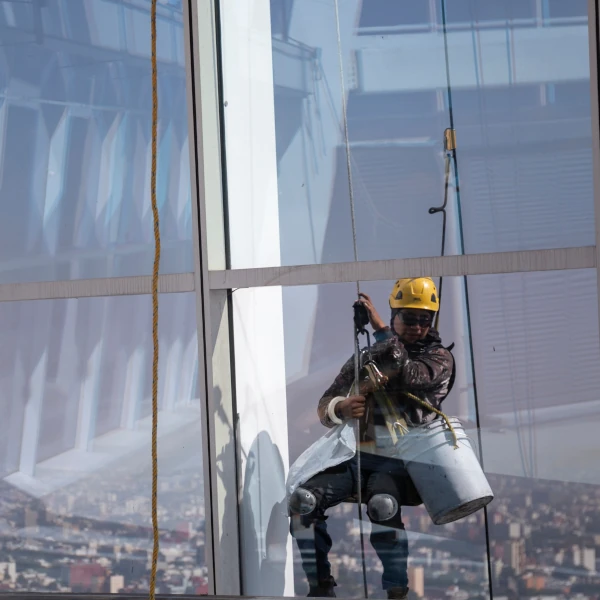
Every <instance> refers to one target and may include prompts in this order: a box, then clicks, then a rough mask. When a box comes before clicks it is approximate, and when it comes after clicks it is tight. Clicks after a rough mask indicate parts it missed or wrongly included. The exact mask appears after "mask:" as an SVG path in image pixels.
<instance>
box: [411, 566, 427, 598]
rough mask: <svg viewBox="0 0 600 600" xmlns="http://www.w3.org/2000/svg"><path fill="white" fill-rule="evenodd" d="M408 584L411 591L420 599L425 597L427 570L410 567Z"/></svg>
mask: <svg viewBox="0 0 600 600" xmlns="http://www.w3.org/2000/svg"><path fill="white" fill-rule="evenodd" d="M408 583H409V586H410V589H411V590H412V591H413V592H414V593H415V594H416V595H417V596H419V598H422V597H423V596H424V595H425V569H424V568H423V567H414V566H412V565H411V566H409V567H408Z"/></svg>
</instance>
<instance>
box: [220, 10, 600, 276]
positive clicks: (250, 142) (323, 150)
mask: <svg viewBox="0 0 600 600" xmlns="http://www.w3.org/2000/svg"><path fill="white" fill-rule="evenodd" d="M269 6H270V9H271V12H270V13H269V10H268V8H269ZM337 6H338V8H339V11H338V13H339V15H338V16H339V19H338V18H337V16H336V2H334V0H326V1H322V0H307V1H306V2H294V3H292V5H291V7H290V2H289V0H272V1H271V2H270V3H269V4H267V3H266V2H264V1H262V2H261V1H259V0H255V1H254V2H251V3H248V4H247V6H246V7H245V8H244V10H242V11H240V10H238V8H237V7H234V6H233V5H224V6H223V10H222V11H221V17H222V22H221V26H222V33H223V36H222V48H221V51H222V57H223V85H224V87H223V89H224V103H225V112H224V115H225V119H224V126H225V142H226V144H225V145H226V157H227V177H228V188H227V193H228V223H229V230H228V235H229V242H230V249H231V267H232V268H252V267H264V266H276V265H298V264H319V263H327V262H337V261H350V260H353V259H354V249H353V230H352V224H351V205H350V195H351V193H350V185H349V177H348V164H347V153H346V145H345V127H344V118H343V108H344V102H342V100H344V101H345V105H346V109H347V132H348V140H349V146H350V161H349V162H350V165H349V169H350V172H351V180H352V181H351V182H352V197H353V200H354V209H355V216H356V242H357V255H358V259H359V260H371V259H373V260H378V259H390V258H406V257H413V256H434V255H437V254H439V253H440V251H441V238H442V215H440V214H435V213H434V214H431V213H430V211H429V209H430V208H432V207H437V206H440V205H442V204H443V199H444V187H445V160H444V159H445V153H444V147H443V139H444V131H445V130H446V129H447V128H449V127H451V125H452V126H453V127H454V128H455V130H456V139H457V144H458V148H457V151H456V163H454V161H452V165H451V169H450V177H449V195H448V210H447V213H448V225H447V233H448V235H447V244H446V247H445V249H444V251H445V253H446V254H461V253H480V252H496V251H511V250H529V249H540V248H552V247H574V246H580V245H592V244H594V239H595V238H594V228H593V222H594V219H593V193H592V153H591V147H592V143H591V131H592V128H591V120H590V114H591V113H590V110H591V109H590V89H589V59H588V54H589V49H588V27H587V15H586V13H585V12H583V13H581V11H580V10H579V9H577V10H575V9H574V8H573V7H572V6H571V3H570V2H569V0H563V1H562V2H557V3H553V4H552V5H551V6H550V5H549V4H548V3H546V2H536V1H534V0H523V1H517V0H511V1H506V2H497V1H495V0H456V1H454V0H453V1H452V2H446V0H444V2H443V4H442V2H441V1H437V2H419V3H406V2H404V3H403V2H383V1H381V2H380V1H375V0H372V1H369V2H366V1H365V2H355V1H354V0H338V3H337ZM559 6H562V7H563V8H564V11H563V13H565V11H566V13H569V16H565V15H566V13H565V14H561V11H560V10H559ZM442 8H444V10H442ZM573 10H575V13H573ZM571 13H573V14H571ZM443 14H445V15H446V22H447V28H446V31H445V29H444V28H443V27H442V26H441V23H442V15H443ZM282 15H284V16H285V18H284V17H283V16H282ZM553 15H554V16H553ZM574 15H575V16H574ZM282 19H283V21H282ZM338 20H339V38H338V27H337V26H338ZM282 22H284V23H285V24H286V27H287V29H285V32H284V29H283V26H282ZM444 31H445V33H444ZM446 47H447V51H448V60H447V61H446ZM564 48H567V50H565V51H563V49H564ZM557 53H560V56H559V55H558V54H557ZM555 54H556V56H555ZM340 55H341V62H342V70H340ZM241 57H248V59H247V60H245V59H244V60H242V59H241ZM552 57H554V58H552ZM540 65H541V66H540ZM342 83H343V85H342ZM448 83H450V89H451V94H449V88H448ZM450 100H451V102H450ZM453 158H454V157H453ZM459 191H460V194H459V193H458V192H459ZM565 198H569V201H568V202H566V201H565Z"/></svg>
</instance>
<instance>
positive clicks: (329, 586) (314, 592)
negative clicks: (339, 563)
mask: <svg viewBox="0 0 600 600" xmlns="http://www.w3.org/2000/svg"><path fill="white" fill-rule="evenodd" d="M336 585H337V584H336V582H335V580H334V579H333V577H330V578H329V579H326V580H324V581H319V584H318V585H316V586H315V585H311V586H310V591H309V592H308V596H307V598H335V597H336V596H335V592H334V591H333V588H334V587H335V586H336Z"/></svg>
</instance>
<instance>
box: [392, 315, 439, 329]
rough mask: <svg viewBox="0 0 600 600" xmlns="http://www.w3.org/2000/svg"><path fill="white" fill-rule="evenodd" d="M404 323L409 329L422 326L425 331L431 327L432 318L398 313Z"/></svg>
mask: <svg viewBox="0 0 600 600" xmlns="http://www.w3.org/2000/svg"><path fill="white" fill-rule="evenodd" d="M398 314H399V315H400V318H401V319H402V322H403V323H404V324H405V325H408V327H412V326H414V325H420V326H421V327H422V328H423V329H425V328H427V327H431V321H432V318H431V316H430V315H415V314H413V313H403V312H400V313H398Z"/></svg>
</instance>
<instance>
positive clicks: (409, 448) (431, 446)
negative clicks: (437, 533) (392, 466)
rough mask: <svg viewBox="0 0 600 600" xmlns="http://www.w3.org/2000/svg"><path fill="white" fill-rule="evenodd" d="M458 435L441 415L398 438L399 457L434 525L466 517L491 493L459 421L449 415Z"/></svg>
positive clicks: (484, 503)
mask: <svg viewBox="0 0 600 600" xmlns="http://www.w3.org/2000/svg"><path fill="white" fill-rule="evenodd" d="M450 422H451V423H452V427H453V428H454V431H455V432H456V437H457V439H458V448H457V449H455V447H454V436H453V435H452V432H451V431H450V429H449V428H448V425H447V424H446V422H445V421H444V420H443V419H441V418H440V419H435V421H433V422H432V423H429V424H428V425H422V426H420V427H415V428H413V429H410V430H409V433H408V434H407V435H405V436H403V437H401V439H400V443H399V446H398V450H399V458H401V459H402V460H403V461H404V463H405V466H406V469H407V471H408V473H409V475H410V477H411V479H412V480H413V482H414V484H415V487H416V488H417V490H418V492H419V495H420V496H421V499H422V500H423V504H424V505H425V508H426V509H427V512H428V513H429V516H430V517H431V519H432V521H433V522H434V523H435V524H436V525H444V524H445V523H451V522H452V521H457V520H458V519H462V518H464V517H467V516H468V515H470V514H472V513H474V512H476V511H478V510H479V509H481V508H483V507H484V506H486V505H487V504H489V503H490V502H491V501H492V500H493V499H494V494H493V492H492V489H491V488H490V485H489V483H488V481H487V479H486V477H485V474H484V472H483V470H482V468H481V465H480V464H479V461H478V460H477V456H476V455H475V452H474V451H473V448H472V447H471V443H470V442H469V438H468V437H467V435H466V434H465V430H464V429H463V426H462V425H461V423H460V421H459V420H458V419H456V418H454V417H452V418H450Z"/></svg>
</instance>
